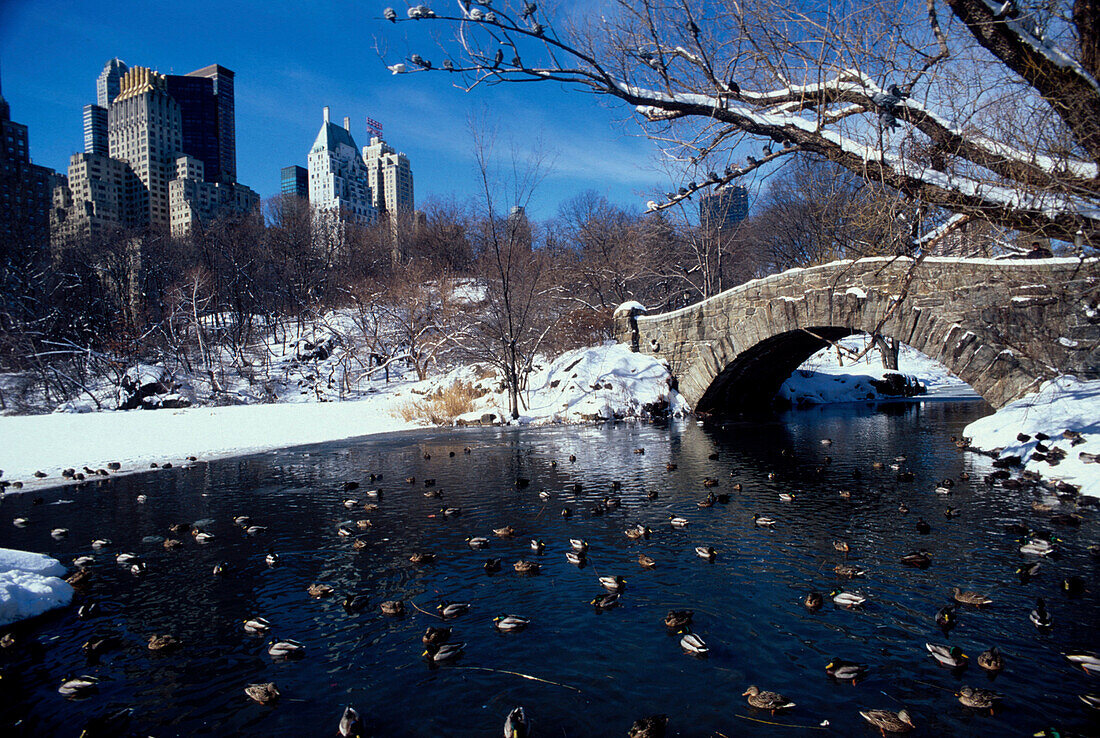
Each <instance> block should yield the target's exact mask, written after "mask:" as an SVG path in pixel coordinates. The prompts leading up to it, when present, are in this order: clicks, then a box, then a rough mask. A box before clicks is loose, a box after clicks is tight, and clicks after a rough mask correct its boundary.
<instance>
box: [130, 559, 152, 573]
mask: <svg viewBox="0 0 1100 738" xmlns="http://www.w3.org/2000/svg"><path fill="white" fill-rule="evenodd" d="M130 573H131V574H133V575H134V576H135V577H143V576H145V575H146V574H148V573H149V565H148V564H146V563H145V562H144V561H142V560H141V559H138V560H137V561H135V562H134V563H133V564H131V565H130Z"/></svg>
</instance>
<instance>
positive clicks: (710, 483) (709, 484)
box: [703, 477, 718, 488]
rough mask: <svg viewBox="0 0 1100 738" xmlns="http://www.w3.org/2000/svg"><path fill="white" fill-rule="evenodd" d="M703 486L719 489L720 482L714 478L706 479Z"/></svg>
mask: <svg viewBox="0 0 1100 738" xmlns="http://www.w3.org/2000/svg"><path fill="white" fill-rule="evenodd" d="M703 486H704V487H708V488H709V487H717V486H718V480H717V479H715V478H714V477H705V478H704V479H703Z"/></svg>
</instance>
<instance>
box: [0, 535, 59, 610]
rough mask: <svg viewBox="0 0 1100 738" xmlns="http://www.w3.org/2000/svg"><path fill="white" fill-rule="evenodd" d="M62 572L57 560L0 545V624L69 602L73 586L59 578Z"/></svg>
mask: <svg viewBox="0 0 1100 738" xmlns="http://www.w3.org/2000/svg"><path fill="white" fill-rule="evenodd" d="M65 573H66V572H65V567H64V566H62V564H61V562H59V561H58V560H57V559H52V558H50V557H49V556H46V555H44V554H38V553H30V552H28V551H16V550H14V549H10V548H0V626H3V625H8V624H10V623H14V622H16V621H18V620H26V619H27V618H33V617H34V616H35V615H41V614H42V613H44V612H46V611H47V610H52V609H53V608H55V607H63V606H65V605H67V604H69V603H70V602H71V601H72V599H73V588H72V587H71V586H70V585H69V583H68V582H65V581H64V580H62V579H60V577H62V576H64V575H65Z"/></svg>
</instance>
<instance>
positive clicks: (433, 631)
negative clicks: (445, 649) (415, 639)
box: [420, 625, 453, 647]
mask: <svg viewBox="0 0 1100 738" xmlns="http://www.w3.org/2000/svg"><path fill="white" fill-rule="evenodd" d="M452 630H453V629H452V628H449V627H448V628H436V627H433V626H431V625H429V626H428V629H427V630H425V631H424V635H422V636H421V637H420V642H421V643H423V644H424V646H425V647H428V646H442V645H443V644H444V643H446V642H447V641H449V640H451V633H452Z"/></svg>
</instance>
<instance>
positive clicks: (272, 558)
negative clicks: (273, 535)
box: [264, 549, 279, 566]
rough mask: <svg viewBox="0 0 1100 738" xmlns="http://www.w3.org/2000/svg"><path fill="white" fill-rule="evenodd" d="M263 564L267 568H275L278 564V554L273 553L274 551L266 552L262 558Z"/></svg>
mask: <svg viewBox="0 0 1100 738" xmlns="http://www.w3.org/2000/svg"><path fill="white" fill-rule="evenodd" d="M264 563H266V564H267V565H268V566H275V565H276V564H278V563H279V554H277V553H275V550H274V549H270V550H268V552H267V556H265V557H264Z"/></svg>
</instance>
